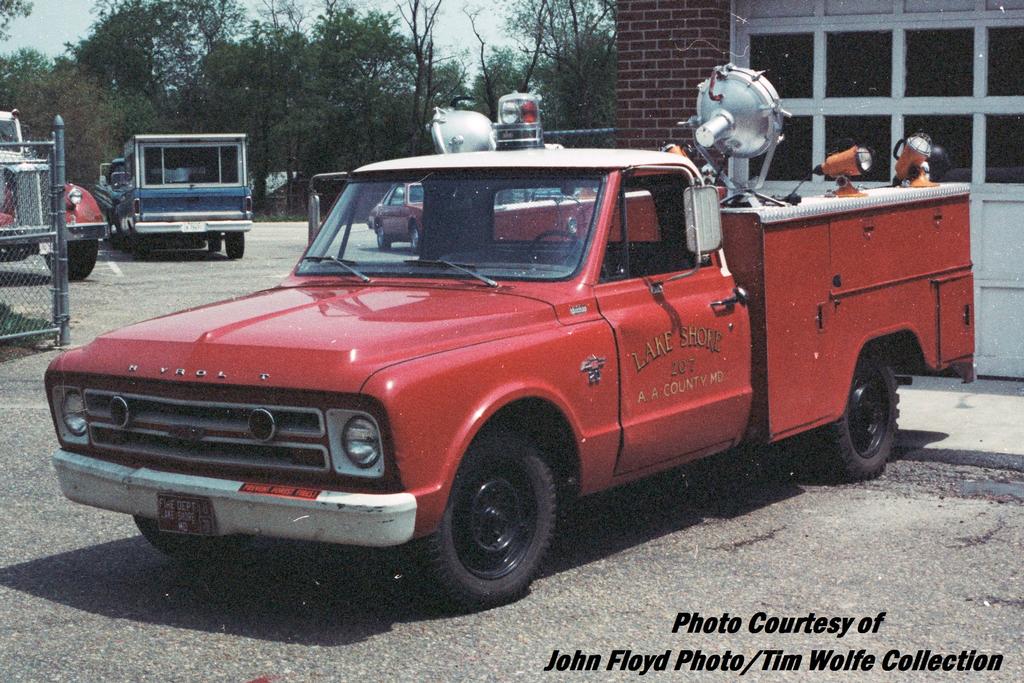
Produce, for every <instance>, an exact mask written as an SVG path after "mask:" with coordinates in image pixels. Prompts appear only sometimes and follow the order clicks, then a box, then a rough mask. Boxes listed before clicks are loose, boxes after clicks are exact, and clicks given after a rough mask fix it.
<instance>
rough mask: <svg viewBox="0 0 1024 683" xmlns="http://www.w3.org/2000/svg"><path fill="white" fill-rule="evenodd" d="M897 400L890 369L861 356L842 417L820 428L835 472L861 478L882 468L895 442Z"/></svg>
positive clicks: (894, 383)
mask: <svg viewBox="0 0 1024 683" xmlns="http://www.w3.org/2000/svg"><path fill="white" fill-rule="evenodd" d="M898 402H899V395H898V394H897V393H896V377H895V376H894V375H893V372H892V369H891V368H890V367H889V366H887V365H885V364H884V363H883V362H882V361H880V360H878V359H877V358H871V357H864V358H861V359H860V360H859V361H858V362H857V368H856V370H854V373H853V382H852V384H851V386H850V393H849V396H848V397H847V401H846V411H845V412H844V413H843V417H842V418H840V420H839V421H838V422H836V423H834V424H832V425H829V426H828V427H826V428H825V430H824V435H825V436H827V438H828V441H829V445H830V446H831V456H832V460H833V465H834V468H835V471H836V473H837V474H838V475H839V476H841V477H842V478H843V479H845V480H846V481H862V480H865V479H873V478H875V477H877V476H878V475H880V474H881V473H882V472H883V471H884V470H885V463H886V462H887V461H888V460H889V457H890V456H891V455H892V450H893V445H894V444H895V442H896V419H897V417H898V416H899V409H898V408H897V404H898Z"/></svg>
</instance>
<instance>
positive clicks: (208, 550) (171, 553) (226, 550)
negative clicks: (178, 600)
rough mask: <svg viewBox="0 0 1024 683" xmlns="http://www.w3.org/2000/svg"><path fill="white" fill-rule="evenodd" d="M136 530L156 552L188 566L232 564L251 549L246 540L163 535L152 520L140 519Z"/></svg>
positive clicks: (136, 522) (239, 537) (242, 538)
mask: <svg viewBox="0 0 1024 683" xmlns="http://www.w3.org/2000/svg"><path fill="white" fill-rule="evenodd" d="M135 526H137V527H138V528H139V531H140V532H141V533H142V535H143V537H144V538H145V539H146V540H147V541H149V543H150V545H152V546H153V547H154V548H156V549H157V550H159V551H160V552H162V553H163V554H164V555H167V556H168V557H170V558H173V559H175V560H179V561H184V562H194V561H203V562H215V561H225V560H230V559H231V558H232V557H234V556H235V555H237V554H238V553H239V552H240V551H242V550H244V549H245V547H246V545H248V538H246V537H245V536H237V535H236V536H190V535H188V534H174V533H170V532H167V531H161V530H160V529H159V528H158V527H157V523H156V520H155V519H149V518H148V517H138V516H136V517H135Z"/></svg>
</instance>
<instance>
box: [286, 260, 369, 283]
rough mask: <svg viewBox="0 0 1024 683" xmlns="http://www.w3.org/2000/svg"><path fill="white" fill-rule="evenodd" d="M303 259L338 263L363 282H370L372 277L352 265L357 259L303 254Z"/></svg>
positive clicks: (314, 261)
mask: <svg viewBox="0 0 1024 683" xmlns="http://www.w3.org/2000/svg"><path fill="white" fill-rule="evenodd" d="M302 260H303V261H312V262H313V263H324V262H326V263H336V264H338V265H339V266H341V267H342V268H344V269H345V270H347V271H348V272H350V273H352V274H353V275H355V276H356V277H357V278H359V279H360V280H362V281H363V282H370V278H368V277H366V276H365V275H363V274H362V273H360V272H359V271H358V270H356V269H355V268H353V267H352V266H354V265H355V264H356V262H355V261H349V260H347V259H340V258H335V257H334V256H303V257H302Z"/></svg>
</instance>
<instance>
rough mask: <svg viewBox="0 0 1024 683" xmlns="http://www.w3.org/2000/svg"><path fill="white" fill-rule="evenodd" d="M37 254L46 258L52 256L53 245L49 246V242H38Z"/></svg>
mask: <svg viewBox="0 0 1024 683" xmlns="http://www.w3.org/2000/svg"><path fill="white" fill-rule="evenodd" d="M39 253H40V254H42V255H43V256H46V255H47V254H52V253H53V245H52V244H50V243H49V242H40V243H39Z"/></svg>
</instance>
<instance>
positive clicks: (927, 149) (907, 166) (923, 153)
mask: <svg viewBox="0 0 1024 683" xmlns="http://www.w3.org/2000/svg"><path fill="white" fill-rule="evenodd" d="M931 155H932V139H931V138H930V137H928V136H927V135H926V134H924V133H921V132H918V133H914V134H913V135H910V136H907V137H905V138H901V139H899V140H897V141H896V146H895V147H893V149H892V156H893V158H894V159H896V177H894V178H893V180H892V184H893V185H898V186H900V187H936V186H937V185H938V183H933V182H932V181H931V180H930V179H929V178H928V159H929V158H930V157H931Z"/></svg>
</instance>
